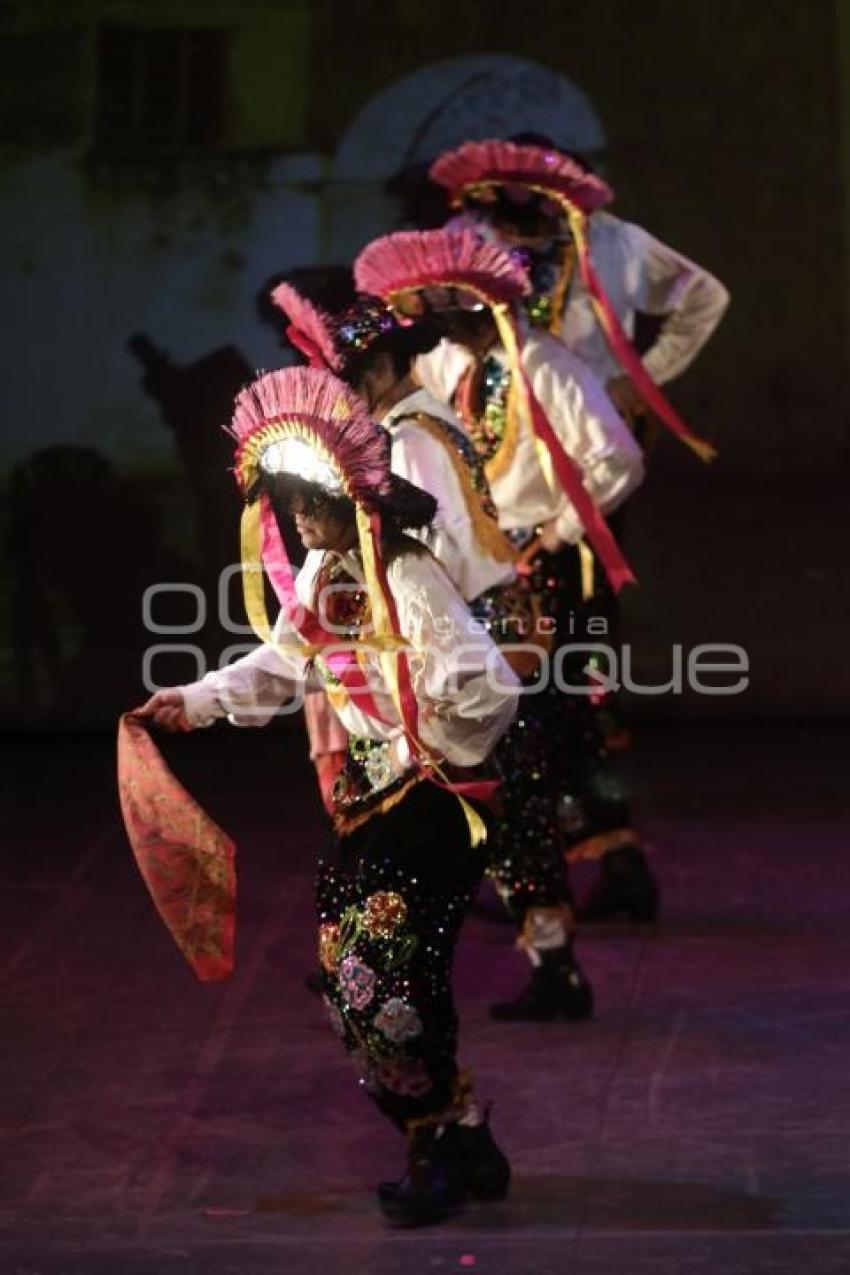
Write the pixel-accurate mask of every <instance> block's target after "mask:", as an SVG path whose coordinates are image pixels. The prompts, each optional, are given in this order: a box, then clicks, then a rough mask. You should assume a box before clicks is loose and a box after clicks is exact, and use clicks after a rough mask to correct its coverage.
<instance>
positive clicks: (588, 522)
mask: <svg viewBox="0 0 850 1275" xmlns="http://www.w3.org/2000/svg"><path fill="white" fill-rule="evenodd" d="M520 370H521V372H522V378H523V381H524V385H525V392H526V396H527V400H528V407H529V411H530V413H531V425H532V428H533V430H534V432H535V434H536V435H537V437H538V438H539V439H540V440H541V442H543V443H544V445H545V446H546V449H547V451H548V452H549V456H550V457H551V460H552V465H553V467H554V469H555V473H556V474H557V476H558V481H559V482H560V484H561V486H562V487H563V489H564V492H565V494H566V495H567V496H568V497H569V499H570V502H571V504H572V505H573V507H574V508H575V511H576V513H577V514H578V516H579V519H580V520H581V525H582V527H583V528H584V531H585V534H586V536H587V538H588V540H589V541H590V543H591V545H592V546H593V548H594V550H595V552H596V553H597V555H598V557H599V560H600V562H601V563H602V565H603V567H604V568H605V573H606V575H607V576H608V579H609V580H610V581H611V587H612V589H613V590H614V592H615V593H619V592H620V590H621V589H622V587H623V585H624V584H634V583H635V582H636V581H635V574H634V572H633V571H632V569H631V567H630V566H629V564H628V562H627V561H626V559H625V558H624V557H623V553H622V551H621V549H620V546H619V545H618V544H617V541H616V540H615V539H614V537H613V535H612V534H611V529H610V527H609V526H608V524H607V522H606V521H605V519H604V518H603V517H602V514H601V513H600V512H599V510H598V509H597V507H596V505H595V504H594V503H593V500H592V499H591V497H590V494H589V493H588V490H587V488H586V487H585V485H584V482H583V481H582V475H581V470H580V469H579V467H578V465H576V463H575V461H574V460H573V459H572V457H570V456H568V455H567V453H566V452H565V451H564V447H563V444H562V442H561V440H560V439H559V438H558V435H557V434H556V433H555V431H554V430H553V428H552V426H551V425H550V423H549V418H548V416H547V415H546V413H545V412H544V410H543V408H542V406H541V404H540V401H539V399H538V398H537V395H536V394H535V393H534V390H533V389H532V388H531V382H530V381H529V379H528V376H527V375H526V373H525V371H524V369H520Z"/></svg>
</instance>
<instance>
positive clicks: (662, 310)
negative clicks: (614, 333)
mask: <svg viewBox="0 0 850 1275" xmlns="http://www.w3.org/2000/svg"><path fill="white" fill-rule="evenodd" d="M588 243H589V246H590V254H591V257H592V258H593V264H594V266H595V268H596V273H597V274H598V275H599V279H600V282H601V283H602V286H603V288H604V289H605V291H606V292H607V294H608V297H609V298H610V301H611V304H612V306H613V308H614V310H615V312H616V314H617V316H618V318H619V320H620V322H621V324H622V325H623V329H624V331H625V332H626V335H627V336H628V337H631V336H632V335H633V334H634V327H635V312H636V311H638V310H639V311H641V312H642V313H644V314H652V315H659V316H663V317H662V322H661V325H660V327H659V331H658V335H657V337H656V339H655V341H654V342H653V344H652V347H651V348H650V349H649V350H647V351H646V353H645V354H644V356H643V363H644V366H645V367H646V370H647V372H649V374H650V376H651V377H652V379H653V380H654V381H655V382H656V383H657V384H659V385H663V384H664V383H665V382H666V381H672V380H673V378H674V377H675V376H678V375H679V373H680V372H684V370H685V368H686V367H687V366H688V365H689V364H690V363H691V362H692V361H693V360H694V358H695V357H696V355H697V354H698V353H699V351H700V350H701V349H702V347H703V346H704V345H705V343H706V341H707V340H708V339H709V337H710V336H711V334H712V332H713V331H714V329H715V328H716V327H717V325H718V323H719V322H720V320H721V318H722V317H723V313H724V311H725V310H726V307H727V306H728V304H729V293H728V292H727V290H726V289H725V288H724V286H723V284H722V283H721V282H720V281H719V280H718V279H715V277H714V275H712V274H709V272H708V271H707V270H704V269H703V268H702V266H698V265H697V264H696V262H694V261H690V260H689V259H688V258H687V257H683V256H682V254H681V253H679V252H676V251H675V250H674V249H673V248H669V247H668V246H667V245H666V244H664V243H662V242H661V241H660V240H659V239H655V238H654V237H653V236H652V235H650V234H649V233H648V232H647V231H646V230H644V229H643V228H642V227H641V226H636V225H634V223H633V222H629V221H622V220H621V219H620V218H619V217H615V216H613V215H612V214H611V213H607V212H596V213H594V214H593V215H592V216H591V217H590V219H589V221H588ZM560 336H561V340H562V341H563V342H564V344H565V345H566V346H567V347H568V348H569V349H570V350H572V352H573V354H577V355H578V356H579V358H581V359H583V360H584V361H585V363H587V364H588V366H589V367H591V368H592V369H593V371H594V372H595V373H596V375H597V376H598V377H599V379H600V380H601V381H602V383H603V385H604V384H607V382H608V381H609V380H611V378H612V377H615V376H621V375H623V368H622V367H621V365H620V363H619V360H618V359H617V357H616V355H615V354H614V353H613V352H612V350H611V347H610V346H609V344H608V342H607V340H606V338H605V333H604V332H603V330H602V327H601V326H600V323H599V320H598V319H597V317H596V314H595V312H594V310H593V305H592V303H591V300H590V297H589V295H588V292H587V289H586V288H585V286H584V283H583V282H582V280H581V278H580V277H579V272H578V267H576V269H575V270H574V272H573V277H572V280H571V282H570V288H569V292H568V293H567V304H566V308H565V310H564V320H563V324H562V327H561V332H560Z"/></svg>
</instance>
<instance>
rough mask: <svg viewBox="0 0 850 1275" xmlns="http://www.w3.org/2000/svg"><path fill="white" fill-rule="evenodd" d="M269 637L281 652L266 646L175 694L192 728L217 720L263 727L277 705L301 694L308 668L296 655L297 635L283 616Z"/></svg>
mask: <svg viewBox="0 0 850 1275" xmlns="http://www.w3.org/2000/svg"><path fill="white" fill-rule="evenodd" d="M273 632H274V637H275V641H276V642H277V643H280V646H272V645H270V644H267V643H264V644H263V645H262V646H258V647H257V648H256V650H254V651H251V652H250V653H249V654H248V655H245V656H243V657H242V659H240V660H234V662H233V663H232V664H228V665H226V666H225V667H224V668H221V669H216V670H215V671H214V672H212V673H207V675H206V676H205V677H202V678H201V680H200V681H199V682H191V683H189V685H187V686H181V687H180V688H179V689H180V691H181V692H182V694H183V703H184V707H185V711H186V716H187V717H188V718H189V721H190V722H191V724H192V725H193V726H211V725H212V723H213V722H214V721H216V719H217V718H220V717H226V718H228V720H229V721H230V722H231V724H232V725H234V726H265V725H266V723H267V722H269V721H271V719H272V717H274V715H275V712H276V711H277V709H278V708H280V706H281V704H283V703H285V702H286V701H287V700H291V699H292V698H293V697H295V696H296V695H297V694H299V692H300V689H301V688H302V687H303V686H304V684H305V682H306V681H307V678H308V672H309V664H308V660H307V658H306V657H305V656H303V655H301V654H300V653H299V651H298V649H297V648H298V645H299V641H298V635H297V634H296V633H295V631H294V629H292V628H291V627H290V625H289V624H287V622H286V621H285V620H284V618H283V616H282V615H279V616H278V619H277V622H276V624H275V626H274V630H273ZM281 646H282V647H285V649H284V650H282V649H281Z"/></svg>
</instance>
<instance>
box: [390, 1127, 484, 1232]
mask: <svg viewBox="0 0 850 1275" xmlns="http://www.w3.org/2000/svg"><path fill="white" fill-rule="evenodd" d="M441 1141H442V1139H441V1138H440V1137H438V1131H437V1130H434V1129H425V1130H421V1131H418V1132H417V1133H416V1134H415V1135H414V1136H413V1139H412V1141H411V1146H410V1156H409V1159H408V1163H407V1172H406V1173H405V1175H404V1177H403V1178H401V1179H400V1181H398V1182H382V1183H381V1185H380V1186H379V1187H378V1203H379V1204H380V1206H381V1211H382V1213H383V1214H384V1217H385V1218H386V1219H387V1221H388V1222H391V1223H392V1225H393V1226H430V1225H431V1224H432V1223H434V1222H443V1221H445V1219H446V1218H447V1217H450V1216H451V1215H452V1214H453V1213H456V1212H457V1211H458V1209H459V1208H460V1207H461V1205H462V1204H463V1201H464V1198H465V1196H466V1188H465V1187H464V1182H463V1174H462V1172H461V1169H460V1167H459V1165H458V1164H456V1163H455V1162H454V1160H453V1159H452V1157H450V1156H443V1155H442V1154H441V1152H440V1142H441Z"/></svg>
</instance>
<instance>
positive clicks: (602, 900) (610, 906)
mask: <svg viewBox="0 0 850 1275" xmlns="http://www.w3.org/2000/svg"><path fill="white" fill-rule="evenodd" d="M577 915H578V919H579V920H580V921H583V922H584V923H585V924H588V923H589V924H591V925H593V924H594V923H595V922H599V921H614V920H618V919H625V920H628V921H635V922H647V921H654V920H655V918H656V916H657V915H658V882H657V881H656V880H655V877H654V876H653V874H652V870H651V868H650V866H649V864H648V863H647V861H646V855H645V854H644V853H643V851H642V850H641V849H640V847H639V846H622V847H621V848H620V849H619V850H609V851H608V853H607V854H606V855H603V857H602V863H601V865H600V870H599V876H598V877H597V878H596V881H595V883H594V885H593V886H592V888H591V890H590V893H589V894H588V896H587V898H586V899H585V901H584V903H583V904H582V905H581V907H579V909H578V913H577Z"/></svg>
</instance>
